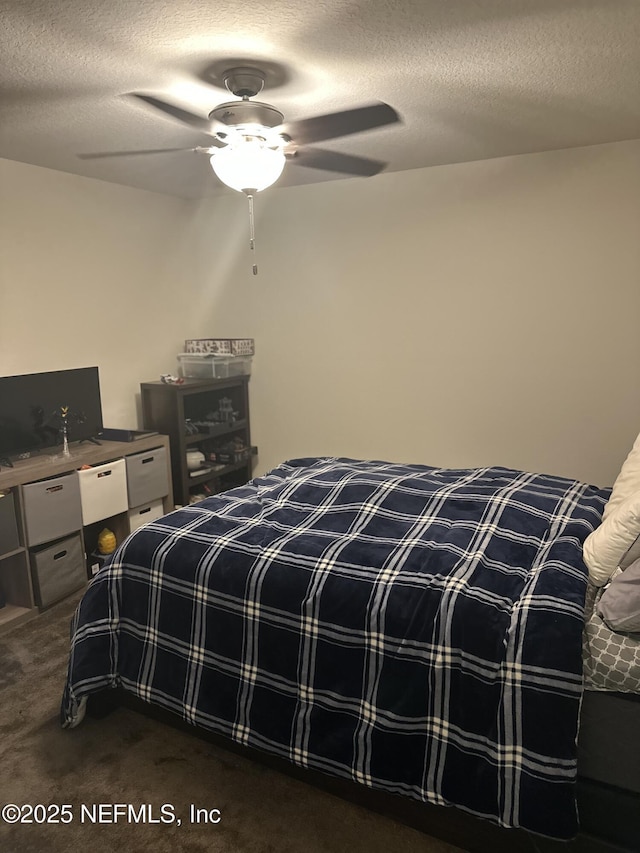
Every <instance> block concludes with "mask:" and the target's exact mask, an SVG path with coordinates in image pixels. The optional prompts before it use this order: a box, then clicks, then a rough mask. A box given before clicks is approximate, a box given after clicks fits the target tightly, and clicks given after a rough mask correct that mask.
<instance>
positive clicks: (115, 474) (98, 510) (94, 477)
mask: <svg viewBox="0 0 640 853" xmlns="http://www.w3.org/2000/svg"><path fill="white" fill-rule="evenodd" d="M76 476H77V478H78V482H79V485H80V501H81V504H82V522H83V524H85V525H87V524H93V523H94V522H95V521H101V520H102V519H103V518H109V517H110V516H112V515H118V514H119V513H121V512H126V511H127V509H128V508H129V502H128V500H127V472H126V465H125V461H124V459H117V460H116V461H115V462H108V463H106V464H105V465H96V466H94V467H93V468H87V469H85V470H84V471H76Z"/></svg>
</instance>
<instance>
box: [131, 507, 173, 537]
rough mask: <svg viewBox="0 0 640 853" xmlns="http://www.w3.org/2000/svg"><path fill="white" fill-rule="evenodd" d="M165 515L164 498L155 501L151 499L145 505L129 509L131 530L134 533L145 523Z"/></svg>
mask: <svg viewBox="0 0 640 853" xmlns="http://www.w3.org/2000/svg"><path fill="white" fill-rule="evenodd" d="M163 515H164V506H163V503H162V498H158V499H157V500H155V501H150V502H149V503H147V504H145V505H144V506H137V507H135V508H134V509H130V510H129V530H130V531H131V532H132V533H133V531H134V530H137V529H138V528H139V527H142V526H143V525H144V524H148V523H149V522H150V521H155V519H156V518H162V516H163Z"/></svg>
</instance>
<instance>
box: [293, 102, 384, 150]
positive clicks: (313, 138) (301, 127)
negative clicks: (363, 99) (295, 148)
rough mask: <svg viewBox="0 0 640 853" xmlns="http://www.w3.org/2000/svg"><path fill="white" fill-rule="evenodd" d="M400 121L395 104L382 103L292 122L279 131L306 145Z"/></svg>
mask: <svg viewBox="0 0 640 853" xmlns="http://www.w3.org/2000/svg"><path fill="white" fill-rule="evenodd" d="M397 121H400V116H399V115H398V113H397V112H396V111H395V110H394V109H393V107H390V106H389V105H388V104H383V103H382V102H379V103H376V104H369V105H368V106H365V107H356V108H355V109H352V110H344V111H343V112H339V113H327V115H323V116H314V117H312V118H307V119H301V120H300V121H289V122H286V123H285V124H283V125H281V126H280V127H279V128H276V130H277V131H278V132H279V133H286V134H287V136H290V137H291V139H293V140H294V141H295V142H296V143H298V144H299V145H307V144H308V143H310V142H322V141H323V140H324V139H337V138H338V137H339V136H348V135H349V134H351V133H360V131H362V130H372V129H373V128H375V127H382V126H383V125H385V124H393V123H394V122H397Z"/></svg>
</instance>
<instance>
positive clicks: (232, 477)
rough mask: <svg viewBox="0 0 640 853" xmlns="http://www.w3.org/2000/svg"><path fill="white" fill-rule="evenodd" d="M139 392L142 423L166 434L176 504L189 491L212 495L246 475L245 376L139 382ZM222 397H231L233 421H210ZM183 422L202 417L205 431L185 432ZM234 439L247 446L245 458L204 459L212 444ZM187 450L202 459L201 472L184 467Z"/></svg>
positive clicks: (248, 432)
mask: <svg viewBox="0 0 640 853" xmlns="http://www.w3.org/2000/svg"><path fill="white" fill-rule="evenodd" d="M140 393H141V397H142V418H143V425H144V428H145V429H155V430H158V431H160V432H162V433H164V434H165V435H168V436H169V441H170V447H171V463H172V479H173V495H174V500H175V504H176V505H177V506H185V505H187V504H188V503H189V502H190V501H191V500H192V499H193V497H194V496H198V495H202V494H204V495H207V494H215V493H217V492H221V491H224V490H225V489H228V488H232V487H233V486H236V485H240V484H242V483H246V482H247V481H248V480H250V479H251V472H252V466H253V457H252V455H251V429H250V419H249V377H248V376H235V377H230V378H228V379H185V380H184V382H183V383H182V384H181V385H169V384H165V383H164V382H143V383H142V384H141V386H140ZM223 398H226V399H227V400H229V401H230V406H231V408H232V410H233V411H234V412H235V413H236V416H235V417H234V419H233V420H232V421H229V422H226V423H215V422H214V420H213V418H214V417H215V414H216V412H218V411H219V407H220V401H221V400H222V399H223ZM187 422H189V423H190V424H194V423H202V422H206V423H207V428H206V431H200V432H198V433H196V434H190V433H189V432H188V430H187ZM201 429H204V428H201ZM233 438H238V439H239V441H240V442H241V443H242V445H243V446H244V447H245V448H246V452H247V453H248V457H247V458H246V459H243V460H242V461H239V462H235V463H231V464H219V463H215V462H210V461H208V460H209V456H210V454H211V453H212V451H213V450H214V449H215V448H216V446H219V444H220V443H221V442H222V441H224V440H225V439H233ZM191 449H199V450H201V451H202V453H203V454H204V456H205V458H206V460H207V461H206V463H205V466H204V467H205V470H204V471H203V473H201V474H199V473H198V472H197V471H196V472H192V471H189V469H188V467H187V455H186V454H187V450H191ZM206 469H209V470H206Z"/></svg>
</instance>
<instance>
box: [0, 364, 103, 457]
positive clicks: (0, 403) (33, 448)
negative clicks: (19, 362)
mask: <svg viewBox="0 0 640 853" xmlns="http://www.w3.org/2000/svg"><path fill="white" fill-rule="evenodd" d="M63 407H65V408H66V409H67V431H68V440H69V441H70V442H73V441H86V440H88V439H95V438H96V437H97V436H98V434H99V433H100V432H101V431H102V402H101V400H100V378H99V375H98V368H97V367H80V368H77V369H74V370H52V371H48V372H46V373H27V374H23V375H20V376H0V459H4V460H9V461H12V460H15V459H20V458H21V457H26V456H29V455H31V454H36V453H40V452H42V451H46V450H47V448H53V449H55V448H56V447H58V446H59V445H61V444H62V440H63V436H62V424H63V421H62V408H63Z"/></svg>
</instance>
